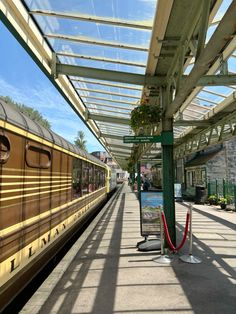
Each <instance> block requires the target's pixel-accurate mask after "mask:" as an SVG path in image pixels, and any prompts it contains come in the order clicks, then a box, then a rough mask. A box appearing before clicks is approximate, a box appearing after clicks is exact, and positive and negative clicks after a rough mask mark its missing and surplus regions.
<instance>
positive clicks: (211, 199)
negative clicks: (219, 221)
mask: <svg viewBox="0 0 236 314" xmlns="http://www.w3.org/2000/svg"><path fill="white" fill-rule="evenodd" d="M218 201H219V200H218V196H217V195H216V194H212V195H210V196H209V197H208V202H209V203H210V204H212V205H217V204H218Z"/></svg>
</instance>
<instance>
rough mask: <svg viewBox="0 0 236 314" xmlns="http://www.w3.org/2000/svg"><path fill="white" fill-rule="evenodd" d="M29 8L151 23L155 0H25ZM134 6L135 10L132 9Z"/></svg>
mask: <svg viewBox="0 0 236 314" xmlns="http://www.w3.org/2000/svg"><path fill="white" fill-rule="evenodd" d="M24 2H25V3H26V4H27V6H28V7H29V9H30V10H36V9H41V10H52V11H60V12H70V13H71V12H79V13H81V14H87V15H95V16H96V15H98V16H110V17H113V18H116V19H129V20H133V21H143V22H145V23H146V24H148V25H149V24H152V20H153V17H154V13H155V8H156V4H157V1H156V0H119V1H117V0H86V1H78V0H67V1H58V0H43V1H41V0H25V1H24ZM134 8H135V10H134Z"/></svg>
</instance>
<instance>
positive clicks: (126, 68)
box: [59, 56, 145, 74]
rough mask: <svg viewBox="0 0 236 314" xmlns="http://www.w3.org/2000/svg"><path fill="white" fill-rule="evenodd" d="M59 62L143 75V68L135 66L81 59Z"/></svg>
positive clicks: (65, 59)
mask: <svg viewBox="0 0 236 314" xmlns="http://www.w3.org/2000/svg"><path fill="white" fill-rule="evenodd" d="M59 60H60V61H61V63H63V64H73V65H78V66H84V67H91V68H98V69H104V70H110V71H120V72H128V73H137V74H145V68H144V67H137V66H129V65H124V64H119V63H114V62H112V63H109V62H101V61H96V60H92V59H90V60H86V59H83V58H80V59H78V58H68V57H60V56H59Z"/></svg>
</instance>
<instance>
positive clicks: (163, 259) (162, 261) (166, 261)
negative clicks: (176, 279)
mask: <svg viewBox="0 0 236 314" xmlns="http://www.w3.org/2000/svg"><path fill="white" fill-rule="evenodd" d="M159 217H160V231H161V256H158V257H155V258H153V261H154V262H156V263H159V264H170V263H171V258H170V257H169V255H166V254H165V253H164V247H163V246H164V237H163V232H164V230H163V223H162V217H161V211H160V212H159Z"/></svg>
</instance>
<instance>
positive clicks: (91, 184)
mask: <svg viewBox="0 0 236 314" xmlns="http://www.w3.org/2000/svg"><path fill="white" fill-rule="evenodd" d="M93 191H94V165H93V164H89V193H91V192H93Z"/></svg>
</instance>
